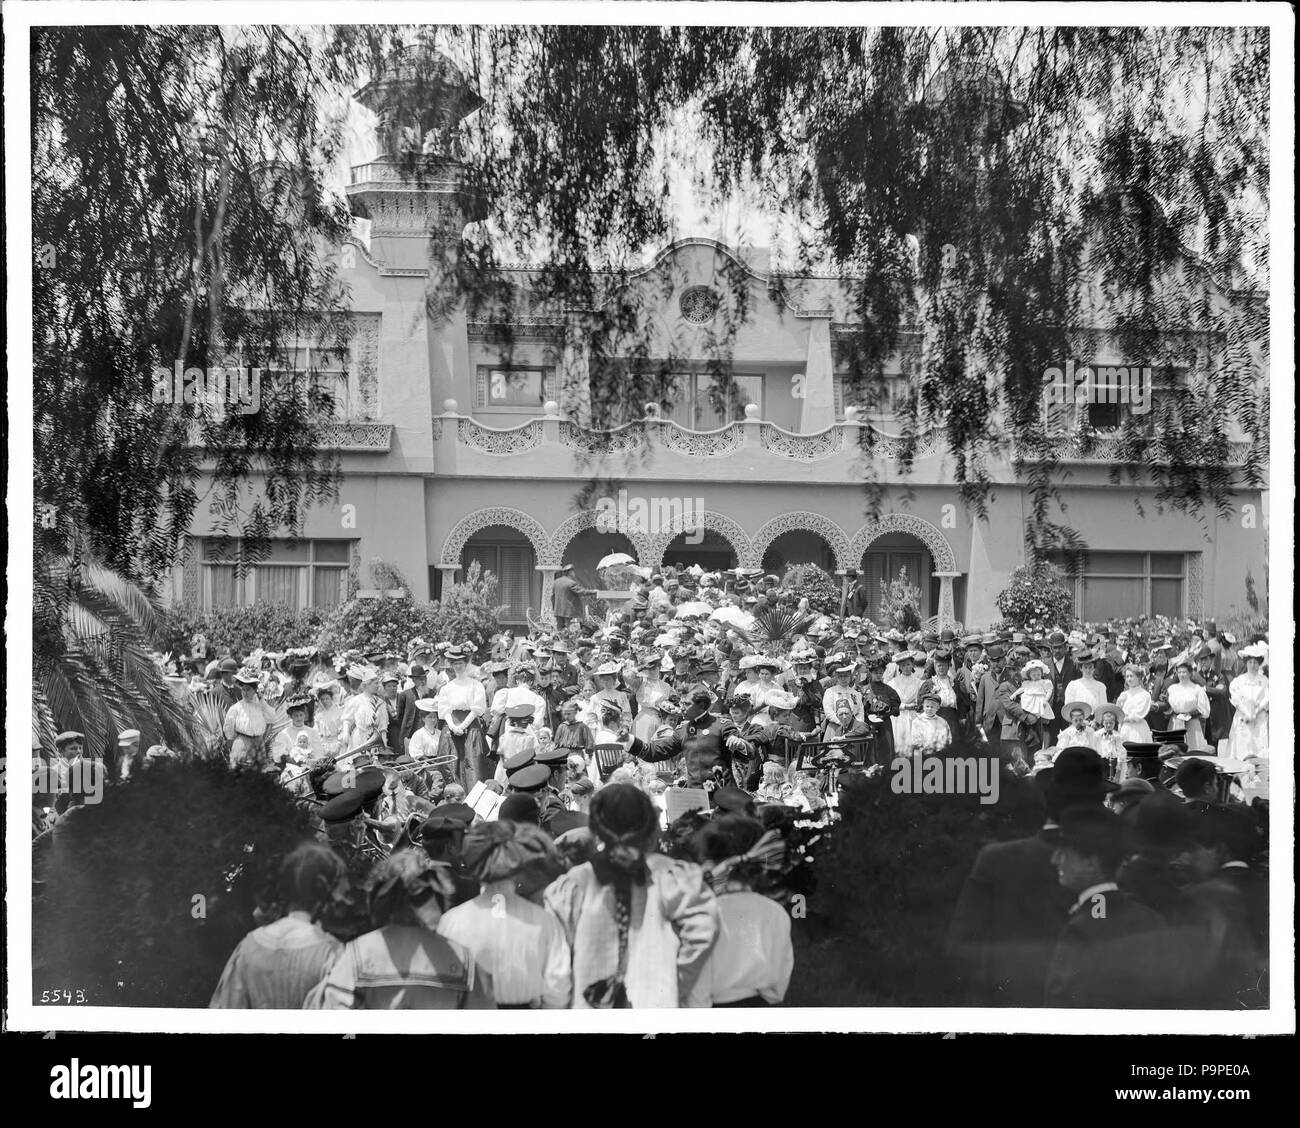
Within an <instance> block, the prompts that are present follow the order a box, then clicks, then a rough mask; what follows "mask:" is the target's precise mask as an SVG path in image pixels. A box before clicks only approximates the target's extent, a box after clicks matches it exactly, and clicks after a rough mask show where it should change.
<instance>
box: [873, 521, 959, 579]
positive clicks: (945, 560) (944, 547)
mask: <svg viewBox="0 0 1300 1128" xmlns="http://www.w3.org/2000/svg"><path fill="white" fill-rule="evenodd" d="M888 533H907V534H908V535H909V536H913V537H916V539H917V540H919V541H920V542H921V543H922V544H923V545H925V547H926V548H927V549H929V550H930V558H931V559H932V560H933V561H934V570H935V571H936V572H956V571H957V570H958V568H957V556H956V554H955V553H954V552H953V550H952V545H950V544H949V543H948V538H947V537H945V536H944V535H943V533H942V532H941V531H940V529H939V527H938V526H937V525H932V524H931V523H930V522H929V521H927V520H926V519H925V518H924V517H918V516H916V514H914V513H887V514H885V515H884V516H883V517H881V518H880V519H879V520H878V521H872V522H871V523H870V524H868V525H863V526H862V528H861V529H859V530H858V532H857V535H856V536H854V538H853V542H852V544H851V545H850V547H849V560H850V561H851V562H852V564H851V566H852V567H855V568H856V567H857V566H858V565H859V563H860V562H861V560H862V554H863V553H864V552H866V551H867V549H868V548H870V547H871V544H872V542H873V541H875V540H878V539H879V538H880V537H883V536H885V535H886V534H888Z"/></svg>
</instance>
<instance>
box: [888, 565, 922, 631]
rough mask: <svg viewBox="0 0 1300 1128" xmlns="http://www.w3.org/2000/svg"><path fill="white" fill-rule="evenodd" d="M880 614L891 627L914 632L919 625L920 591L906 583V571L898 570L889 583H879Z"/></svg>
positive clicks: (904, 569)
mask: <svg viewBox="0 0 1300 1128" xmlns="http://www.w3.org/2000/svg"><path fill="white" fill-rule="evenodd" d="M880 614H881V618H882V619H884V621H885V622H886V623H887V624H888V625H889V626H891V627H896V628H898V630H900V631H914V630H916V629H917V628H918V627H920V625H921V589H920V588H919V587H914V586H913V585H912V584H909V583H908V582H907V569H906V568H899V570H898V575H897V577H895V578H894V579H892V580H890V581H889V583H885V581H884V580H881V581H880Z"/></svg>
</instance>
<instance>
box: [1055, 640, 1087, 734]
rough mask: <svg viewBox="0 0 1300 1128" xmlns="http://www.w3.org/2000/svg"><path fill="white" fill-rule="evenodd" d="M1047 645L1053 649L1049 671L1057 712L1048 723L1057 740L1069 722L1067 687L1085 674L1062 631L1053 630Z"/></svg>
mask: <svg viewBox="0 0 1300 1128" xmlns="http://www.w3.org/2000/svg"><path fill="white" fill-rule="evenodd" d="M1047 645H1048V647H1049V649H1050V650H1051V654H1050V655H1049V657H1048V659H1047V673H1048V676H1049V677H1050V678H1051V679H1052V712H1053V713H1054V714H1055V716H1054V717H1053V718H1052V720H1051V721H1050V722H1049V723H1048V726H1047V731H1048V734H1049V735H1050V736H1051V738H1052V740H1053V741H1055V740H1056V737H1057V734H1059V733H1060V731H1061V729H1063V728H1065V726H1066V724H1067V723H1068V721H1067V719H1066V717H1065V687H1066V686H1067V685H1069V684H1070V683H1071V682H1072V681H1074V680H1075V679H1076V678H1079V677H1082V676H1083V675H1082V673H1081V672H1080V670H1079V664H1078V663H1077V662H1076V661H1075V660H1074V659H1073V658H1072V657H1071V656H1070V650H1069V647H1068V646H1067V644H1066V641H1065V635H1063V634H1062V633H1061V632H1060V631H1053V632H1052V634H1051V635H1049V636H1048V639H1047Z"/></svg>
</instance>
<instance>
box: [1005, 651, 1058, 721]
mask: <svg viewBox="0 0 1300 1128" xmlns="http://www.w3.org/2000/svg"><path fill="white" fill-rule="evenodd" d="M1020 676H1021V677H1022V678H1023V679H1024V681H1022V682H1021V683H1020V687H1019V688H1018V689H1016V690H1015V691H1014V692H1013V693H1012V694H1011V698H1012V700H1013V701H1014V700H1017V699H1018V700H1019V702H1020V708H1022V709H1023V710H1024V711H1025V712H1026V713H1031V714H1032V715H1033V716H1035V717H1038V718H1039V719H1040V720H1044V721H1050V720H1052V719H1053V718H1054V717H1055V716H1056V713H1055V712H1054V711H1053V709H1052V679H1051V678H1050V677H1048V676H1047V667H1046V666H1045V665H1044V664H1043V663H1042V662H1040V661H1039V660H1038V659H1037V658H1031V659H1030V660H1029V661H1028V662H1026V663H1025V665H1024V667H1023V668H1022V669H1021V671H1020Z"/></svg>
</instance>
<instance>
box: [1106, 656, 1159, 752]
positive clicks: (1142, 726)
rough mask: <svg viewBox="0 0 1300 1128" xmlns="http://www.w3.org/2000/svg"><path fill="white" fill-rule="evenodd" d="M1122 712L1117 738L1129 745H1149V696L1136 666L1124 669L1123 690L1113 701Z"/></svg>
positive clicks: (1139, 670) (1140, 671)
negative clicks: (1122, 719) (1122, 716)
mask: <svg viewBox="0 0 1300 1128" xmlns="http://www.w3.org/2000/svg"><path fill="white" fill-rule="evenodd" d="M1115 704H1116V705H1118V706H1119V707H1120V709H1121V710H1123V712H1124V723H1123V724H1122V725H1120V727H1119V738H1120V740H1121V741H1127V742H1128V743H1130V744H1150V743H1151V726H1150V725H1149V724H1147V714H1148V713H1149V712H1151V694H1149V693H1148V692H1147V691H1146V687H1145V686H1143V684H1142V670H1141V669H1140V668H1139V667H1137V666H1127V667H1125V669H1124V690H1123V692H1121V693H1120V695H1119V697H1117V698H1116V699H1115Z"/></svg>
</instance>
